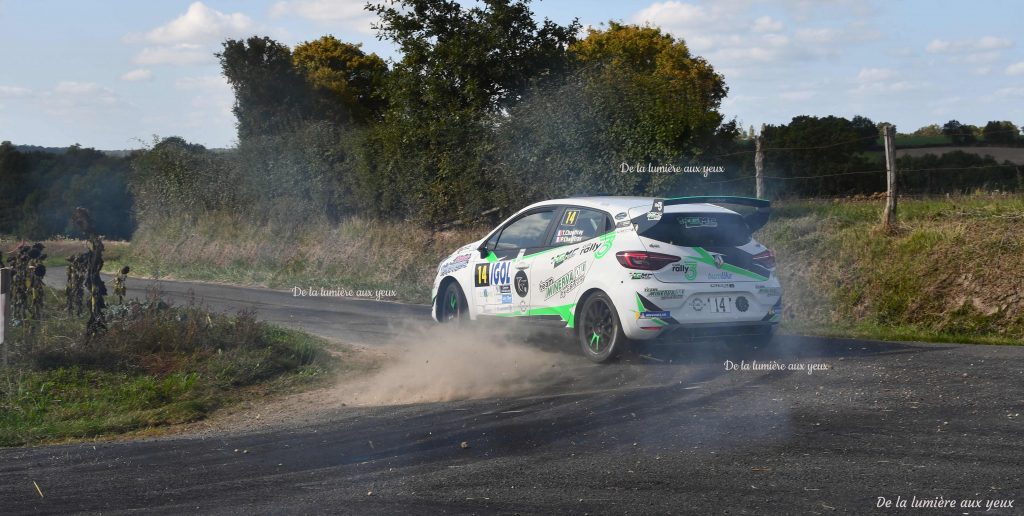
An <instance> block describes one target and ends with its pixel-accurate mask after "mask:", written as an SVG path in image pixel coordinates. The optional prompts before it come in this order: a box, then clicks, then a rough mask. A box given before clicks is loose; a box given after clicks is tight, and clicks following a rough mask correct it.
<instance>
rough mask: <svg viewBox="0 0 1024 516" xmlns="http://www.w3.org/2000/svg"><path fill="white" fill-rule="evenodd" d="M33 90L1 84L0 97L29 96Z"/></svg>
mask: <svg viewBox="0 0 1024 516" xmlns="http://www.w3.org/2000/svg"><path fill="white" fill-rule="evenodd" d="M31 94H32V90H30V89H28V88H22V87H20V86H0V97H27V96H29V95H31Z"/></svg>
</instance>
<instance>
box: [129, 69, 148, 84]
mask: <svg viewBox="0 0 1024 516" xmlns="http://www.w3.org/2000/svg"><path fill="white" fill-rule="evenodd" d="M152 78H153V71H152V70H149V69H148V68H137V69H135V70H132V71H130V72H126V73H125V74H124V75H122V76H121V80H122V81H128V82H134V81H148V80H149V79H152Z"/></svg>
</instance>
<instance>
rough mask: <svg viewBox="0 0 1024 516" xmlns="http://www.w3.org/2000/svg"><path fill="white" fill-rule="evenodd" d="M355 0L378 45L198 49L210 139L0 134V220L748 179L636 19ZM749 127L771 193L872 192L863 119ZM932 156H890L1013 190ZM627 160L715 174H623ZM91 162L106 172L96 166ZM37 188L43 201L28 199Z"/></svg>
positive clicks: (744, 164)
mask: <svg viewBox="0 0 1024 516" xmlns="http://www.w3.org/2000/svg"><path fill="white" fill-rule="evenodd" d="M367 8H368V9H370V10H371V11H373V12H374V13H375V14H376V15H377V16H378V21H377V23H376V25H375V27H376V30H377V36H378V38H380V39H385V40H388V41H390V42H393V43H394V44H395V46H396V47H397V48H398V51H399V57H398V58H396V59H395V60H394V61H391V62H389V61H385V60H383V59H381V58H380V57H379V56H377V55H375V54H372V53H366V52H364V51H363V49H362V47H361V45H360V44H358V43H350V42H344V41H341V40H338V39H337V38H335V37H333V36H329V35H328V36H324V37H321V38H319V39H316V40H312V41H307V42H304V43H301V44H298V45H296V46H295V47H294V48H290V47H289V46H287V45H284V44H282V43H280V42H278V41H275V40H273V39H271V38H269V37H262V36H253V37H249V38H245V39H237V40H236V39H229V40H227V41H225V42H224V43H223V47H222V49H221V50H220V52H218V53H217V58H218V59H219V61H220V65H221V69H222V72H223V74H224V76H225V78H226V79H227V81H228V82H229V83H230V85H231V87H232V88H233V90H234V95H235V103H234V106H233V111H234V114H235V116H236V118H237V131H238V134H237V136H238V143H237V145H236V146H235V147H234V148H232V149H229V150H227V151H215V150H210V149H206V148H204V147H203V146H201V145H198V144H195V143H190V142H187V141H185V140H184V139H182V138H179V137H170V138H165V139H163V140H159V141H155V142H154V143H153V144H152V145H151V146H150V147H149V148H148V149H146V150H144V151H140V152H138V153H135V154H133V155H131V156H129V157H126V158H123V159H122V160H121V161H118V160H117V159H116V158H111V157H101V156H95V155H94V154H98V153H95V151H90V150H88V149H76V150H75V151H74V152H73V153H72V152H69V153H68V154H74V155H75V156H77V158H75V159H80V160H84V159H85V158H84V157H82V156H86V155H88V156H92V157H91V158H90V159H93V160H94V161H93V162H91V163H92V164H91V165H89V166H85V167H84V168H82V167H79V168H74V167H65V166H64V165H59V166H58V165H52V163H56V162H57V161H59V160H60V159H63V158H53V157H46V158H45V159H44V156H41V155H35V154H33V153H27V154H25V153H21V155H22V157H21V158H19V157H18V153H17V152H9V149H7V148H3V149H0V181H3V180H4V179H5V178H10V177H17V178H20V179H15V183H14V184H19V185H24V187H22V188H18V189H16V190H17V192H14V193H12V192H10V191H7V190H5V191H4V192H3V193H2V194H0V195H6V196H7V197H6V198H2V199H0V201H2V203H3V204H2V206H4V207H10V206H14V207H17V208H16V209H7V210H6V213H7V215H3V214H0V233H3V232H19V231H20V232H26V233H27V232H31V233H32V234H33V235H39V234H40V233H39V232H52V233H64V232H66V231H67V230H68V228H67V227H66V221H67V219H68V217H67V212H69V211H70V210H71V209H73V208H74V206H75V205H76V203H78V204H84V203H86V201H84V200H83V199H82V198H81V197H80V192H81V191H83V190H89V188H94V190H95V189H97V188H99V189H102V190H103V192H102V194H103V195H107V196H112V197H111V198H110V199H107V198H106V197H103V199H104V201H103V202H104V203H106V204H104V206H109V207H110V209H111V210H113V212H116V213H115V215H112V216H111V217H110V218H108V219H105V218H104V216H105V215H104V212H103V209H104V208H103V207H101V206H99V203H93V204H92V205H87V206H86V207H88V208H89V209H90V210H91V211H92V212H93V213H94V216H95V217H96V219H97V226H98V227H100V228H101V232H102V233H104V234H106V235H108V236H113V237H117V236H120V235H122V234H124V233H128V234H130V232H131V229H132V228H133V227H134V224H135V221H136V220H140V221H145V220H160V219H163V218H166V217H174V218H178V219H181V218H184V219H186V220H188V219H195V218H198V217H203V216H206V215H207V214H210V213H213V212H230V213H233V214H237V215H238V216H240V217H243V218H244V220H246V221H249V222H251V223H254V224H281V225H283V226H285V227H288V226H293V225H295V224H303V223H306V222H309V221H313V220H327V221H337V220H340V219H341V218H343V217H346V216H349V215H353V214H360V215H368V216H373V217H378V218H382V219H388V220H396V221H408V222H410V223H416V224H421V225H426V226H432V227H443V226H445V225H447V224H450V223H452V222H455V221H469V220H479V214H481V213H484V212H487V213H490V214H491V215H490V216H491V217H494V218H497V217H501V216H505V215H508V214H509V213H511V212H512V211H515V210H516V209H518V208H519V207H521V206H524V205H526V204H528V203H529V202H533V201H536V200H540V199H545V198H552V197H560V196H571V195H585V194H612V195H652V196H653V195H659V196H661V195H664V196H667V195H686V194H705V193H715V194H729V193H732V194H743V195H752V194H753V189H754V181H753V179H752V177H753V174H754V166H753V162H754V143H753V140H752V139H751V138H750V137H749V136H750V135H745V134H744V132H743V131H741V130H740V129H739V127H738V124H737V121H736V120H735V119H732V120H729V119H727V118H726V116H725V115H724V114H723V113H722V112H721V109H720V107H721V102H722V100H723V99H724V98H725V96H726V95H727V93H728V87H727V85H726V82H725V78H724V77H723V76H722V75H721V74H720V73H718V72H717V71H716V70H715V69H714V67H713V66H712V65H711V63H709V62H708V61H706V60H705V59H703V58H701V57H699V56H696V55H694V54H693V53H692V52H691V51H690V49H689V47H688V46H687V45H686V42H685V41H684V40H683V39H679V38H675V37H673V36H671V35H669V34H667V33H665V32H663V31H661V30H660V29H659V28H657V27H650V26H637V25H628V24H622V23H617V22H609V23H608V24H607V25H602V26H601V27H599V28H591V29H589V30H587V31H586V32H582V31H581V26H580V24H579V23H578V22H577V21H572V22H570V23H568V24H566V25H560V24H557V23H555V22H552V21H550V20H542V21H538V20H536V19H535V18H534V16H533V13H532V12H531V10H530V3H529V1H528V0H488V1H486V2H481V3H478V4H474V6H473V7H463V6H462V5H461V4H459V3H458V2H455V1H452V0H399V1H397V2H394V3H388V4H382V5H369V6H368V7H367ZM953 122H955V121H951V122H950V123H948V124H946V126H944V127H942V128H940V129H939V131H940V134H945V133H943V131H946V129H947V127H948V128H949V129H948V132H949V134H950V135H952V134H957V135H961V134H966V133H968V132H970V133H971V134H975V133H977V134H980V135H981V136H982V137H983V138H984V139H985V141H986V142H996V141H997V140H996V139H994V138H990V136H995V135H1009V136H1004V137H1006V138H1010V140H1008V141H1010V142H1011V143H1012V142H1017V141H1019V138H1020V137H1019V133H1018V132H1016V126H1014V125H1013V124H1011V123H1009V122H991V123H990V124H989V125H987V126H985V128H983V129H977V130H976V128H974V129H971V128H968V129H964V128H963V126H962V124H960V126H957V125H951V124H952V123H953ZM957 124H959V123H958V122H957ZM1006 124H1009V125H1006ZM989 126H992V128H991V129H990V128H989ZM936 127H937V126H936ZM1008 127H1009V128H1012V129H1013V131H1010V130H1008V129H1007V128H1008ZM926 129H927V130H928V131H930V130H931V129H930V128H922V131H924V130H926ZM986 130H987V131H988V133H987V134H986V133H985V131H986ZM763 134H764V141H765V147H766V148H767V151H766V171H767V174H768V175H769V176H770V177H771V178H772V179H771V180H770V181H769V187H770V189H769V193H770V194H771V195H772V196H775V197H778V196H787V195H799V196H812V195H846V194H855V193H872V192H876V191H881V190H884V174H883V173H882V172H881V170H882V167H881V166H880V163H881V156H880V151H881V147H880V143H879V138H878V134H879V133H878V124H876V123H875V122H874V121H872V120H869V119H867V118H865V117H860V116H856V117H853V118H852V119H846V118H842V117H834V116H826V117H813V116H797V117H794V118H793V119H792V120H791V121H790V122H789V123H788V124H779V125H771V126H767V127H765V129H764V132H763ZM947 136H948V135H947ZM90 152H92V153H94V154H89V153H90ZM24 156H30V159H29V161H30V162H31V163H30V164H29V165H26V164H25V163H24V162H22V161H19V160H22V158H24ZM32 156H34V157H32ZM947 156H949V155H945V156H942V157H939V158H935V160H932V161H928V162H927V163H925V162H924V161H921V164H919V163H917V161H915V160H919V159H921V158H903V159H902V162H903V165H901V166H904V165H905V166H906V167H907V168H908V169H911V168H912V169H920V168H926V167H925V166H924V165H922V164H927V165H928V167H929V168H942V166H943V165H949V166H951V167H961V168H963V173H962V174H945V175H943V176H938V175H933V176H931V177H930V178H929V179H928V180H927V181H924V182H912V183H908V187H910V188H918V189H921V190H927V192H934V193H942V192H946V191H970V190H973V189H975V188H988V187H991V188H1000V189H1006V188H1019V187H1020V185H1019V180H1018V181H1017V182H1016V183H1014V182H1013V181H1014V180H1015V179H1014V176H1013V171H1012V170H1010V169H1007V170H1006V171H1002V172H1000V171H999V170H998V169H997V170H996V172H997V173H1002V174H1004V175H1005V176H1006V177H1001V176H1000V177H997V176H998V174H993V172H992V171H991V170H989V169H978V168H977V167H983V166H1000V164H995V163H990V162H989V161H991V160H989V161H986V160H985V159H983V158H980V157H978V156H975V155H972V154H968V155H962V156H953V157H947ZM47 159H49V160H51V162H52V163H51V165H44V164H43V163H44V162H45V161H46V160H47ZM68 159H70V158H68ZM52 160H57V161H52ZM72 161H74V160H72ZM86 161H87V160H86ZM12 163H14V164H13V165H12ZM635 165H644V166H648V165H653V166H662V165H671V166H673V167H676V170H684V169H686V168H687V167H688V166H699V167H705V168H711V169H714V171H715V173H713V174H708V175H706V176H705V175H703V174H693V173H673V174H665V173H635V172H623V170H626V169H628V168H629V166H635ZM1003 165H1005V164H1003ZM103 167H107V168H109V169H110V170H112V171H114V172H112V173H110V174H104V175H103V177H102V179H101V178H100V177H99V175H98V172H97V171H98V170H100V169H101V168H103ZM90 170H92V171H93V172H89V171H90ZM73 171H78V172H73ZM864 171H867V173H859V172H864ZM872 171H873V172H872ZM853 172H858V173H856V174H854V173H853ZM90 174H92V175H90ZM919 175H920V174H919ZM1018 175H1019V174H1018ZM807 176H811V177H807ZM920 176H921V177H924V176H923V175H920ZM29 177H31V179H25V178H29ZM75 178H78V179H77V180H76V179H75ZM993 178H995V179H993ZM19 181H20V182H19ZM907 181H911V180H910V179H908V180H907ZM913 181H918V180H917V179H914V180H913ZM7 184H10V183H7ZM38 192H46V193H40V194H39V196H37V197H35V198H34V200H32V201H31V202H29V201H30V199H29V197H30V195H33V194H35V193H38ZM68 192H79V193H68ZM927 192H922V193H927ZM94 193H97V195H99V193H100V192H94ZM100 197H102V196H100ZM113 197H116V199H114V198H113ZM48 203H49V204H48ZM56 204H62V206H61V207H60V208H59V211H56V212H54V213H53V214H52V215H50V214H43V212H41V211H40V212H33V210H38V209H40V208H42V207H43V206H44V205H45V206H54V207H53V208H52V210H57V208H56ZM48 209H49V208H48ZM118 210H119V211H118ZM129 214H131V215H129ZM46 221H49V222H46ZM108 224H109V226H108Z"/></svg>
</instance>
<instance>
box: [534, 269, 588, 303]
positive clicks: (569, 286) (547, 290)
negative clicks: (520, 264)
mask: <svg viewBox="0 0 1024 516" xmlns="http://www.w3.org/2000/svg"><path fill="white" fill-rule="evenodd" d="M586 274H587V264H585V263H581V264H579V265H577V266H576V267H573V268H572V269H571V270H569V271H568V272H566V273H565V274H563V275H562V276H560V277H559V278H558V279H556V280H554V281H551V280H547V281H545V283H548V284H547V286H546V287H544V286H543V285H542V288H544V299H545V300H547V299H551V298H552V297H554V295H555V294H561V297H565V295H566V294H567V293H569V292H571V291H572V290H573V289H574V288H576V287H578V286H580V284H581V283H583V277H584V276H586Z"/></svg>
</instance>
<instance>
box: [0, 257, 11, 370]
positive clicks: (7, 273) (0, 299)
mask: <svg viewBox="0 0 1024 516" xmlns="http://www.w3.org/2000/svg"><path fill="white" fill-rule="evenodd" d="M10 290H11V269H6V268H0V346H3V348H4V349H3V353H4V363H3V366H4V368H5V369H6V368H7V339H6V338H5V336H4V333H5V332H6V330H7V294H8V293H9V292H10Z"/></svg>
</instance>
